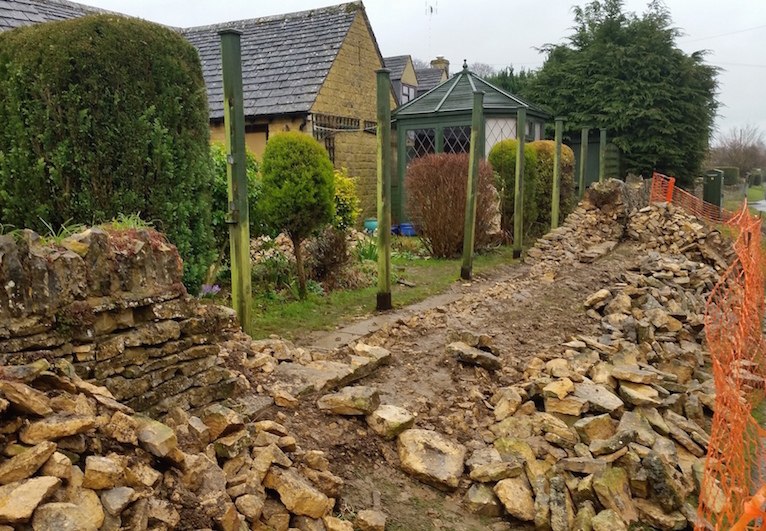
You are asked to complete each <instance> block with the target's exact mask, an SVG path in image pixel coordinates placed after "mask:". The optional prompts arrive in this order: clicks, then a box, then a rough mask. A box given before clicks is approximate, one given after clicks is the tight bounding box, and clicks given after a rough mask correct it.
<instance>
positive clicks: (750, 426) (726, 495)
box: [697, 204, 766, 530]
mask: <svg viewBox="0 0 766 531" xmlns="http://www.w3.org/2000/svg"><path fill="white" fill-rule="evenodd" d="M727 225H729V226H730V227H732V228H733V229H734V231H735V232H737V233H738V236H737V239H736V241H735V244H734V248H735V250H736V253H737V259H736V260H735V262H734V263H733V264H732V265H731V267H729V269H728V270H727V271H726V273H725V274H724V275H723V276H722V277H721V280H720V281H719V282H718V284H717V285H716V287H715V289H714V290H713V292H712V293H711V295H710V297H709V298H708V304H707V309H706V314H705V335H706V338H707V342H708V347H709V349H710V354H711V358H712V363H713V375H714V379H715V389H716V402H715V415H714V417H713V428H712V431H711V433H710V445H709V447H708V454H707V460H706V462H705V472H704V475H703V480H702V487H701V492H700V503H699V511H698V519H699V523H698V525H697V529H710V528H712V529H719V530H724V529H725V530H728V529H730V528H732V527H733V526H734V525H736V524H737V522H738V521H739V520H740V519H741V518H742V517H743V516H744V510H745V502H747V501H748V500H750V498H751V497H752V495H753V494H754V492H755V490H756V489H758V488H760V487H761V486H763V485H765V484H766V443H765V442H766V438H765V437H766V431H765V430H763V429H762V428H761V427H760V426H759V425H758V423H757V422H756V420H755V419H754V418H753V416H752V411H753V409H754V408H755V407H757V406H758V404H760V402H761V401H762V400H763V398H764V397H765V396H766V363H764V359H763V356H764V353H766V344H765V342H764V337H763V332H762V330H761V323H762V322H763V315H764V261H763V254H762V250H761V219H760V218H757V217H755V216H752V215H751V214H750V212H749V211H748V209H747V204H744V205H743V206H742V209H741V210H740V212H738V213H737V214H735V215H734V216H732V217H731V218H730V219H729V220H728V222H727ZM750 509H753V507H750ZM756 509H758V510H760V508H756ZM751 516H752V515H748V517H747V519H748V520H752V518H751ZM740 525H742V524H740ZM740 529H766V524H764V520H763V519H760V520H757V521H755V522H752V523H748V524H747V525H744V527H740Z"/></svg>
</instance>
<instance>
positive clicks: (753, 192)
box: [723, 186, 764, 215]
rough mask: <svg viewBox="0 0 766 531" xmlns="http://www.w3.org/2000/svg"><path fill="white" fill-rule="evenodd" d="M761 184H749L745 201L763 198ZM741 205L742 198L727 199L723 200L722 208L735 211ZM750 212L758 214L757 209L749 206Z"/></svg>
mask: <svg viewBox="0 0 766 531" xmlns="http://www.w3.org/2000/svg"><path fill="white" fill-rule="evenodd" d="M763 192H764V188H763V186H751V187H749V188H748V189H747V202H748V204H749V203H755V202H756V201H762V200H763ZM741 206H742V200H736V199H729V200H727V201H724V202H723V208H725V209H726V210H728V211H730V212H736V211H737V210H739V209H740V207H741ZM749 210H750V212H751V213H752V214H755V215H758V211H757V210H756V209H754V208H749Z"/></svg>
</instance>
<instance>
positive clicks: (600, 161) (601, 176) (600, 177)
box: [598, 127, 606, 183]
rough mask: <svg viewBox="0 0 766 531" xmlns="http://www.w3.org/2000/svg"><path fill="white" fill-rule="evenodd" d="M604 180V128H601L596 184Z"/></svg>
mask: <svg viewBox="0 0 766 531" xmlns="http://www.w3.org/2000/svg"><path fill="white" fill-rule="evenodd" d="M604 180H606V128H604V127H602V128H601V136H600V139H599V146H598V182H600V183H603V182H604Z"/></svg>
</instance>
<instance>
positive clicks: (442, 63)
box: [431, 55, 449, 77]
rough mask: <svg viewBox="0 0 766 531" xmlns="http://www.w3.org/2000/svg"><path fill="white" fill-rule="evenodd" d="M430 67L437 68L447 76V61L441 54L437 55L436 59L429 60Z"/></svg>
mask: <svg viewBox="0 0 766 531" xmlns="http://www.w3.org/2000/svg"><path fill="white" fill-rule="evenodd" d="M431 68H438V69H439V70H441V71H442V72H444V73H445V74H447V77H449V61H447V60H446V59H445V58H444V56H443V55H437V56H436V59H434V60H433V61H431Z"/></svg>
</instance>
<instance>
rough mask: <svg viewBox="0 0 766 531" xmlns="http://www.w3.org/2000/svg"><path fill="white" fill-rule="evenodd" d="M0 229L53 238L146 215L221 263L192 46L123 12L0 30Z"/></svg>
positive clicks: (185, 247)
mask: <svg viewBox="0 0 766 531" xmlns="http://www.w3.org/2000/svg"><path fill="white" fill-rule="evenodd" d="M0 124H2V127H0V223H3V224H11V225H14V226H16V227H29V228H34V229H37V230H45V224H44V223H43V221H45V222H46V223H49V224H50V225H52V226H53V227H54V228H55V227H58V226H60V225H61V224H64V223H66V222H72V223H86V224H92V223H98V222H101V221H105V220H109V219H111V218H113V217H115V216H116V215H117V214H118V213H125V214H132V213H137V212H140V213H141V217H142V218H144V219H146V220H150V221H152V222H153V223H154V225H155V227H157V228H158V229H159V230H162V231H164V232H165V233H166V234H167V236H168V239H169V240H170V241H171V242H172V243H174V244H175V245H177V246H178V250H179V252H180V253H181V256H182V257H183V259H184V281H185V283H186V284H187V287H188V288H189V289H190V290H195V289H197V287H198V286H199V283H200V281H201V279H202V278H203V277H204V273H205V269H206V267H207V266H208V265H209V263H210V262H211V250H212V236H211V231H210V189H211V187H212V171H211V162H210V147H209V140H210V130H209V124H208V104H207V95H206V91H205V83H204V80H203V77H202V69H201V66H200V61H199V56H198V54H197V51H196V50H195V49H194V47H193V46H192V45H191V44H189V43H188V42H187V41H185V40H184V39H183V38H182V37H181V36H180V35H178V34H177V33H175V32H174V31H172V30H170V29H167V28H164V27H162V26H159V25H156V24H152V23H149V22H145V21H141V20H137V19H132V18H125V17H120V16H114V15H98V16H88V17H84V18H80V19H75V20H69V21H64V22H55V23H48V24H39V25H36V26H31V27H27V28H22V29H16V30H13V31H8V32H5V33H2V34H0Z"/></svg>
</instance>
